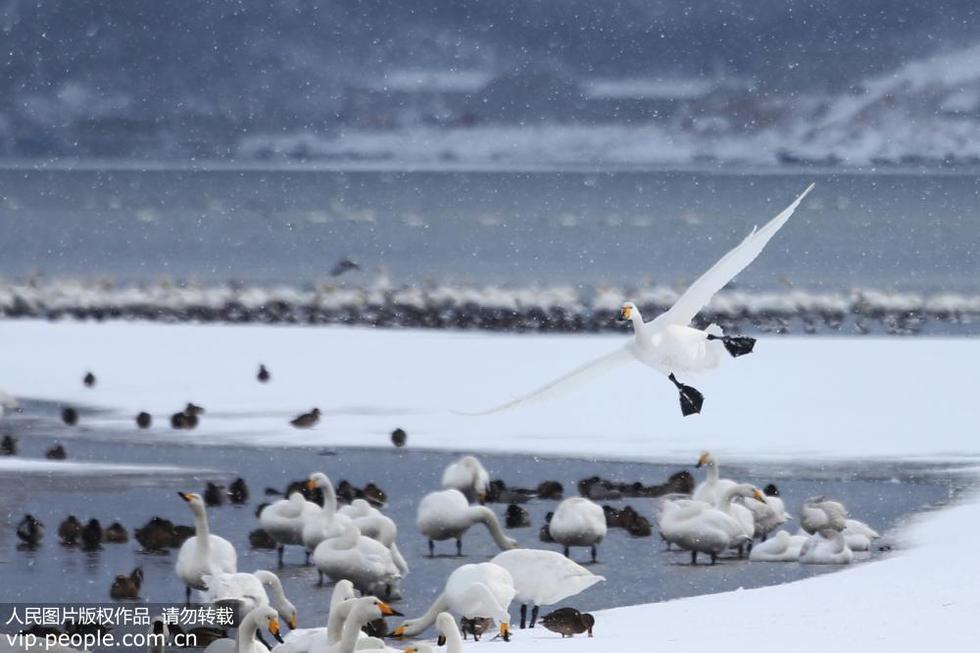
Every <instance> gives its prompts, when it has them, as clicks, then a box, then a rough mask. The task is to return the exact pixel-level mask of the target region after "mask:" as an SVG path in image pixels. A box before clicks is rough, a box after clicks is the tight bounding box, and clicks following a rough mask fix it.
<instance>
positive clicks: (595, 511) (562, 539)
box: [548, 497, 607, 562]
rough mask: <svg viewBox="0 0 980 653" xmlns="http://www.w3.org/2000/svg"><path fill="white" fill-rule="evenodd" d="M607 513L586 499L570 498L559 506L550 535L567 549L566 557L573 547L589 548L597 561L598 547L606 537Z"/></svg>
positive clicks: (549, 524)
mask: <svg viewBox="0 0 980 653" xmlns="http://www.w3.org/2000/svg"><path fill="white" fill-rule="evenodd" d="M606 531H607V526H606V513H605V512H604V511H603V510H602V507H600V506H599V504H597V503H594V502H592V501H589V500H588V499H586V498H585V497H570V498H568V499H565V500H564V501H562V502H561V503H559V504H558V509H557V510H555V514H554V515H552V517H551V521H550V522H549V523H548V533H549V534H550V535H551V539H553V540H554V541H555V542H557V543H558V544H561V545H562V546H564V547H565V556H568V554H569V548H570V547H573V546H587V547H589V550H590V551H591V552H592V562H595V561H596V547H598V546H599V543H600V542H602V538H604V537H605V536H606Z"/></svg>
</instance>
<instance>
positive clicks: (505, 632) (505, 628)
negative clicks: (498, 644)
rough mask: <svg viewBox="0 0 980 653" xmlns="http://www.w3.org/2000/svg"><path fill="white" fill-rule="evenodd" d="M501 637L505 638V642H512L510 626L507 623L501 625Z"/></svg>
mask: <svg viewBox="0 0 980 653" xmlns="http://www.w3.org/2000/svg"><path fill="white" fill-rule="evenodd" d="M500 636H501V637H503V638H504V641H505V642H509V641H510V625H509V624H506V623H502V624H500Z"/></svg>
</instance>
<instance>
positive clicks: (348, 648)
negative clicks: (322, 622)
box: [328, 603, 377, 653]
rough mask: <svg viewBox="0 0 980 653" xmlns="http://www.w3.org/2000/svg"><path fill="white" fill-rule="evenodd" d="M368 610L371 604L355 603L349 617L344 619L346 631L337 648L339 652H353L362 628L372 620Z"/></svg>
mask: <svg viewBox="0 0 980 653" xmlns="http://www.w3.org/2000/svg"><path fill="white" fill-rule="evenodd" d="M368 610H370V605H369V604H362V603H357V604H355V605H354V607H353V609H351V611H350V614H349V615H348V616H347V619H346V620H344V633H343V635H341V637H340V645H339V646H338V647H337V649H336V651H337V652H338V653H353V651H354V647H355V646H357V638H358V637H360V634H361V628H362V627H363V626H364V624H366V623H367V622H369V621H371V615H370V614H368ZM375 614H377V613H375ZM328 632H329V631H328Z"/></svg>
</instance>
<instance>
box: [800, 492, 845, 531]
mask: <svg viewBox="0 0 980 653" xmlns="http://www.w3.org/2000/svg"><path fill="white" fill-rule="evenodd" d="M847 518H848V514H847V508H845V507H844V504H842V503H840V502H839V501H833V500H831V499H828V498H827V497H811V498H809V499H807V500H806V501H804V502H803V506H802V507H801V508H800V527H801V528H802V529H803V530H805V531H806V532H807V533H809V534H810V535H813V534H814V533H816V532H818V531H822V530H825V529H828V528H829V529H831V530H835V531H842V530H844V529H845V528H846V527H847Z"/></svg>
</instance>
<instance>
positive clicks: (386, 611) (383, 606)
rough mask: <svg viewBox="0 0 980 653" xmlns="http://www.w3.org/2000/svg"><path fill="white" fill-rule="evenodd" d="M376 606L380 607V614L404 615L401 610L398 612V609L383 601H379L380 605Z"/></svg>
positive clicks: (389, 615) (388, 615)
mask: <svg viewBox="0 0 980 653" xmlns="http://www.w3.org/2000/svg"><path fill="white" fill-rule="evenodd" d="M378 607H380V608H381V614H383V615H385V616H386V617H404V616H405V615H403V614H402V613H401V612H399V611H398V610H395V609H393V608H392V607H391V606H390V605H388V604H387V603H385V602H384V601H381V605H380V606H378Z"/></svg>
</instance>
